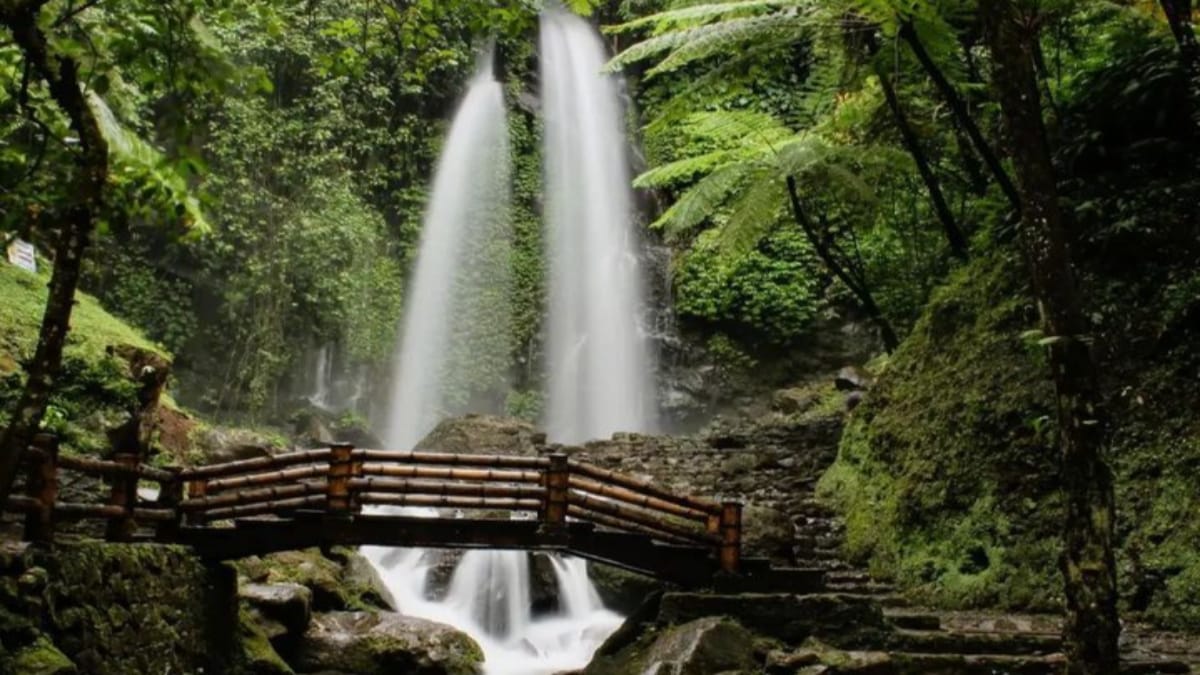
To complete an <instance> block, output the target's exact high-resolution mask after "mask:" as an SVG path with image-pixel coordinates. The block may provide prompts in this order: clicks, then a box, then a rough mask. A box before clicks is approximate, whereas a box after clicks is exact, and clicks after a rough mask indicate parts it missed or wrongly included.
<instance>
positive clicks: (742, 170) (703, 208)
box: [651, 162, 755, 236]
mask: <svg viewBox="0 0 1200 675" xmlns="http://www.w3.org/2000/svg"><path fill="white" fill-rule="evenodd" d="M754 168H755V166H754V165H753V164H751V163H749V162H739V163H736V164H729V165H726V166H723V167H721V168H719V169H717V170H716V171H713V172H712V173H710V174H708V175H707V176H705V177H704V178H703V179H701V180H700V181H699V182H698V183H696V184H695V185H693V186H692V187H691V188H689V189H688V190H687V191H686V192H684V193H683V195H681V196H680V197H679V199H677V200H675V203H674V204H672V205H671V208H669V209H667V211H666V212H665V213H663V214H662V216H661V217H660V218H659V219H658V220H656V221H655V222H654V223H653V224H651V227H653V228H656V229H662V230H665V231H666V233H667V234H668V235H670V236H676V235H679V234H681V233H683V232H686V231H688V230H690V229H692V228H694V227H696V226H697V225H699V224H700V223H702V222H704V220H705V219H706V218H708V217H709V216H711V215H712V214H713V213H714V212H715V211H716V210H717V209H718V208H719V207H720V206H721V204H723V203H724V202H725V200H726V199H727V198H728V197H729V195H730V194H731V193H732V192H733V191H734V190H737V189H738V188H739V187H741V186H742V185H744V184H745V181H746V176H747V174H749V173H750V172H751V171H752V170H753V169H754Z"/></svg>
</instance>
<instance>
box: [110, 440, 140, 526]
mask: <svg viewBox="0 0 1200 675" xmlns="http://www.w3.org/2000/svg"><path fill="white" fill-rule="evenodd" d="M113 460H114V461H115V462H116V463H117V464H120V465H121V466H122V467H125V469H127V472H122V473H117V474H115V475H113V476H112V492H111V493H110V495H109V499H108V504H109V506H116V507H118V508H120V509H122V510H123V511H124V515H122V516H120V517H118V518H113V519H111V520H109V521H108V527H107V528H106V530H105V533H104V537H105V538H106V539H108V540H109V541H128V540H129V539H131V538H132V537H133V531H134V527H135V526H134V522H133V509H134V507H135V506H137V484H138V473H137V471H138V456H137V455H136V454H135V453H132V452H122V453H118V454H117V455H116V456H114V457H113Z"/></svg>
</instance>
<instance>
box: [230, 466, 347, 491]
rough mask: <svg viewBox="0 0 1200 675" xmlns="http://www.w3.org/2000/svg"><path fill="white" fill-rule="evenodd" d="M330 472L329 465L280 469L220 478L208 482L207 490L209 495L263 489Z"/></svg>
mask: <svg viewBox="0 0 1200 675" xmlns="http://www.w3.org/2000/svg"><path fill="white" fill-rule="evenodd" d="M328 471H329V465H327V464H313V465H310V466H298V467H296V468H294V469H280V470H278V471H271V472H269V473H267V472H264V473H252V474H247V475H244V476H231V477H229V478H219V479H217V480H210V481H208V486H207V490H208V492H209V493H213V492H226V491H229V490H236V489H240V488H246V487H261V486H264V485H273V484H275V483H287V482H289V481H293V480H301V479H304V478H317V477H323V476H325V475H326V473H327V472H328Z"/></svg>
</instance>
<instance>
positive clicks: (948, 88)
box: [900, 0, 1170, 213]
mask: <svg viewBox="0 0 1200 675" xmlns="http://www.w3.org/2000/svg"><path fill="white" fill-rule="evenodd" d="M1167 1H1168V2H1169V1H1170V0H1167ZM900 37H901V38H903V39H904V41H905V42H907V43H908V46H909V48H910V49H912V52H913V55H915V56H916V57H917V61H919V62H920V63H921V67H922V68H924V69H925V72H926V73H927V74H928V75H929V78H930V79H931V80H933V84H934V86H936V87H937V89H938V92H940V93H941V95H942V98H943V99H945V101H946V104H947V105H949V106H950V110H951V111H952V112H953V113H954V118H955V119H956V120H958V125H959V127H961V128H962V130H963V131H965V132H967V136H968V137H970V139H971V144H972V145H974V146H975V151H976V152H978V153H979V157H980V158H981V159H983V162H984V164H987V166H988V169H989V170H990V171H991V172H992V176H993V177H994V178H995V179H996V184H997V185H999V186H1000V190H1001V191H1003V192H1004V196H1005V197H1007V198H1008V201H1009V203H1010V204H1011V205H1012V208H1013V211H1016V212H1017V213H1020V212H1021V197H1020V195H1019V194H1018V193H1017V188H1016V186H1015V185H1013V182H1012V179H1011V178H1009V177H1008V172H1007V171H1005V170H1004V165H1002V164H1001V163H1000V159H999V158H998V157H997V156H996V153H995V152H994V151H993V150H992V146H991V145H989V144H988V142H987V139H986V138H984V137H983V132H982V131H981V130H980V129H979V125H978V124H976V123H975V118H974V117H972V116H971V111H970V110H968V109H967V102H966V101H964V100H963V97H962V96H960V95H959V93H958V90H957V89H955V88H954V85H953V84H952V83H951V82H950V80H949V79H947V78H946V74H945V73H943V72H942V69H941V68H939V67H938V65H937V64H936V63H934V61H933V57H931V56H930V55H929V52H928V51H926V49H925V45H924V43H922V42H921V38H920V36H918V35H917V30H916V28H914V27H913V25H912V24H911V23H909V22H905V23H902V24H901V25H900Z"/></svg>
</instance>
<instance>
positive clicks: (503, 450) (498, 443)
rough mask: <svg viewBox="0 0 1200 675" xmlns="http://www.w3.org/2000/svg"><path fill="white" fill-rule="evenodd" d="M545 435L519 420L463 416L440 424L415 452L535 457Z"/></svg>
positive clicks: (486, 416) (489, 416)
mask: <svg viewBox="0 0 1200 675" xmlns="http://www.w3.org/2000/svg"><path fill="white" fill-rule="evenodd" d="M544 440H545V435H544V434H540V433H538V432H537V431H535V430H534V428H533V425H532V424H530V423H528V422H525V421H523V420H518V419H511V418H508V417H496V416H493V415H466V416H465V417H452V418H450V419H446V420H442V421H441V423H439V424H438V425H437V426H436V427H434V429H433V431H431V432H429V435H428V436H426V437H425V438H423V439H422V440H421V442H420V443H417V449H418V450H430V451H434V452H454V453H486V454H493V455H536V454H537V446H538V444H540V443H541V442H543V441H544Z"/></svg>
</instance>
